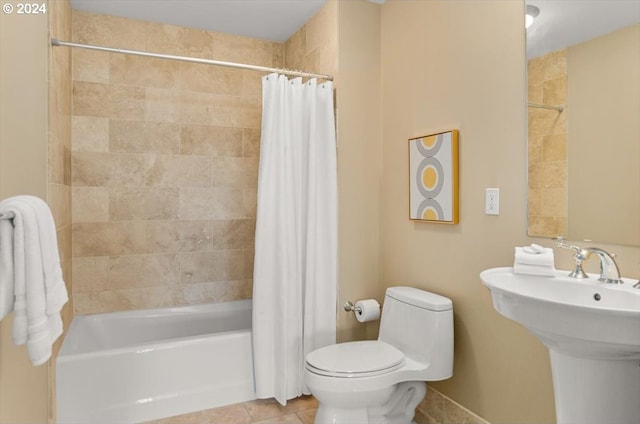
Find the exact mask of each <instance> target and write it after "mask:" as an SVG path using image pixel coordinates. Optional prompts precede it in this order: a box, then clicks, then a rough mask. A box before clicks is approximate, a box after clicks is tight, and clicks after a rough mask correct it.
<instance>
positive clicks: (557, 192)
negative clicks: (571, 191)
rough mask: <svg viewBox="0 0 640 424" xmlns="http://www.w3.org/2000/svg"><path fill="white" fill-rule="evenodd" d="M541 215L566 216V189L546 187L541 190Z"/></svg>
mask: <svg viewBox="0 0 640 424" xmlns="http://www.w3.org/2000/svg"><path fill="white" fill-rule="evenodd" d="M541 215H543V216H553V217H556V218H566V217H567V189H566V188H558V189H548V190H543V192H542V211H541Z"/></svg>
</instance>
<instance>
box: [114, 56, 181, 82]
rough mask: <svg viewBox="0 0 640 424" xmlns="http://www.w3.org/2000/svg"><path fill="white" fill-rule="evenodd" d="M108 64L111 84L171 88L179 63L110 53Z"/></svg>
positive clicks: (175, 79) (175, 80)
mask: <svg viewBox="0 0 640 424" xmlns="http://www.w3.org/2000/svg"><path fill="white" fill-rule="evenodd" d="M109 66H110V83H111V84H118V85H135V86H141V87H157V88H172V87H175V86H176V83H177V81H178V76H177V75H178V72H177V71H178V69H179V67H180V64H179V62H176V61H173V60H166V59H154V58H149V57H140V56H133V55H121V54H112V55H111V57H110V62H109Z"/></svg>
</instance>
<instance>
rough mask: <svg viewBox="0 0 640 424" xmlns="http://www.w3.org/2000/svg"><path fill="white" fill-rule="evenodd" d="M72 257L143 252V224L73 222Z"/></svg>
mask: <svg viewBox="0 0 640 424" xmlns="http://www.w3.org/2000/svg"><path fill="white" fill-rule="evenodd" d="M72 231H73V257H74V258H75V257H83V256H115V255H126V254H135V253H144V248H145V239H144V225H143V224H140V223H136V222H97V223H74V224H73V229H72Z"/></svg>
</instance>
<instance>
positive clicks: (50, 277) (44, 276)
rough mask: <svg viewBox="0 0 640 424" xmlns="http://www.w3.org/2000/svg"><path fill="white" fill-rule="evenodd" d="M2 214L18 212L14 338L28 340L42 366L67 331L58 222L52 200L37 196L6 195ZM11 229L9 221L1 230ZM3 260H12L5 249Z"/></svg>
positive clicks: (15, 223) (17, 341)
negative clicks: (63, 329)
mask: <svg viewBox="0 0 640 424" xmlns="http://www.w3.org/2000/svg"><path fill="white" fill-rule="evenodd" d="M0 212H2V213H8V212H11V213H13V214H14V218H13V226H12V228H13V249H12V253H13V293H14V296H15V302H14V304H13V308H12V309H13V311H14V320H13V341H14V343H15V344H26V345H27V351H28V353H29V358H30V359H31V362H32V363H33V364H34V365H41V364H43V363H45V362H47V361H48V360H49V358H50V357H51V347H52V344H53V343H54V342H55V340H56V339H57V338H58V337H59V336H60V334H62V319H61V317H60V310H61V308H62V306H63V305H64V304H65V303H66V301H67V300H68V295H67V290H66V286H65V284H64V281H63V279H62V272H61V270H60V259H59V253H58V245H57V239H56V236H55V223H54V222H53V217H52V216H51V211H50V210H49V207H48V206H47V205H46V203H44V201H42V200H41V199H38V198H35V197H33V196H15V197H11V198H9V199H5V200H3V201H2V202H0ZM6 228H7V227H6V225H3V227H1V228H0V229H2V231H3V233H0V236H2V235H3V234H4V232H6V231H7V230H6ZM2 238H3V239H4V238H5V237H4V236H2ZM5 244H6V241H4V240H3V241H2V242H0V245H2V246H5ZM3 251H4V248H3ZM0 259H2V261H4V260H6V256H5V253H4V252H2V258H0ZM3 263H4V262H3ZM7 274H8V273H7ZM5 277H6V278H7V279H8V278H9V277H10V275H4V274H3V277H2V278H3V281H5V280H4V279H5ZM2 291H3V292H4V291H5V290H4V289H3V290H2ZM7 291H8V290H7Z"/></svg>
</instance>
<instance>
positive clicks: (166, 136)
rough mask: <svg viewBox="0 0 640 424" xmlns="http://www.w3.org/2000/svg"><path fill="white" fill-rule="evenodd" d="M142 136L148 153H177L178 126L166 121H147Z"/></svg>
mask: <svg viewBox="0 0 640 424" xmlns="http://www.w3.org/2000/svg"><path fill="white" fill-rule="evenodd" d="M144 136H145V141H146V144H147V145H148V146H149V147H148V149H149V150H148V152H149V153H164V154H177V153H179V151H180V126H179V125H176V124H172V123H168V122H147V123H146V126H145V128H144Z"/></svg>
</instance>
